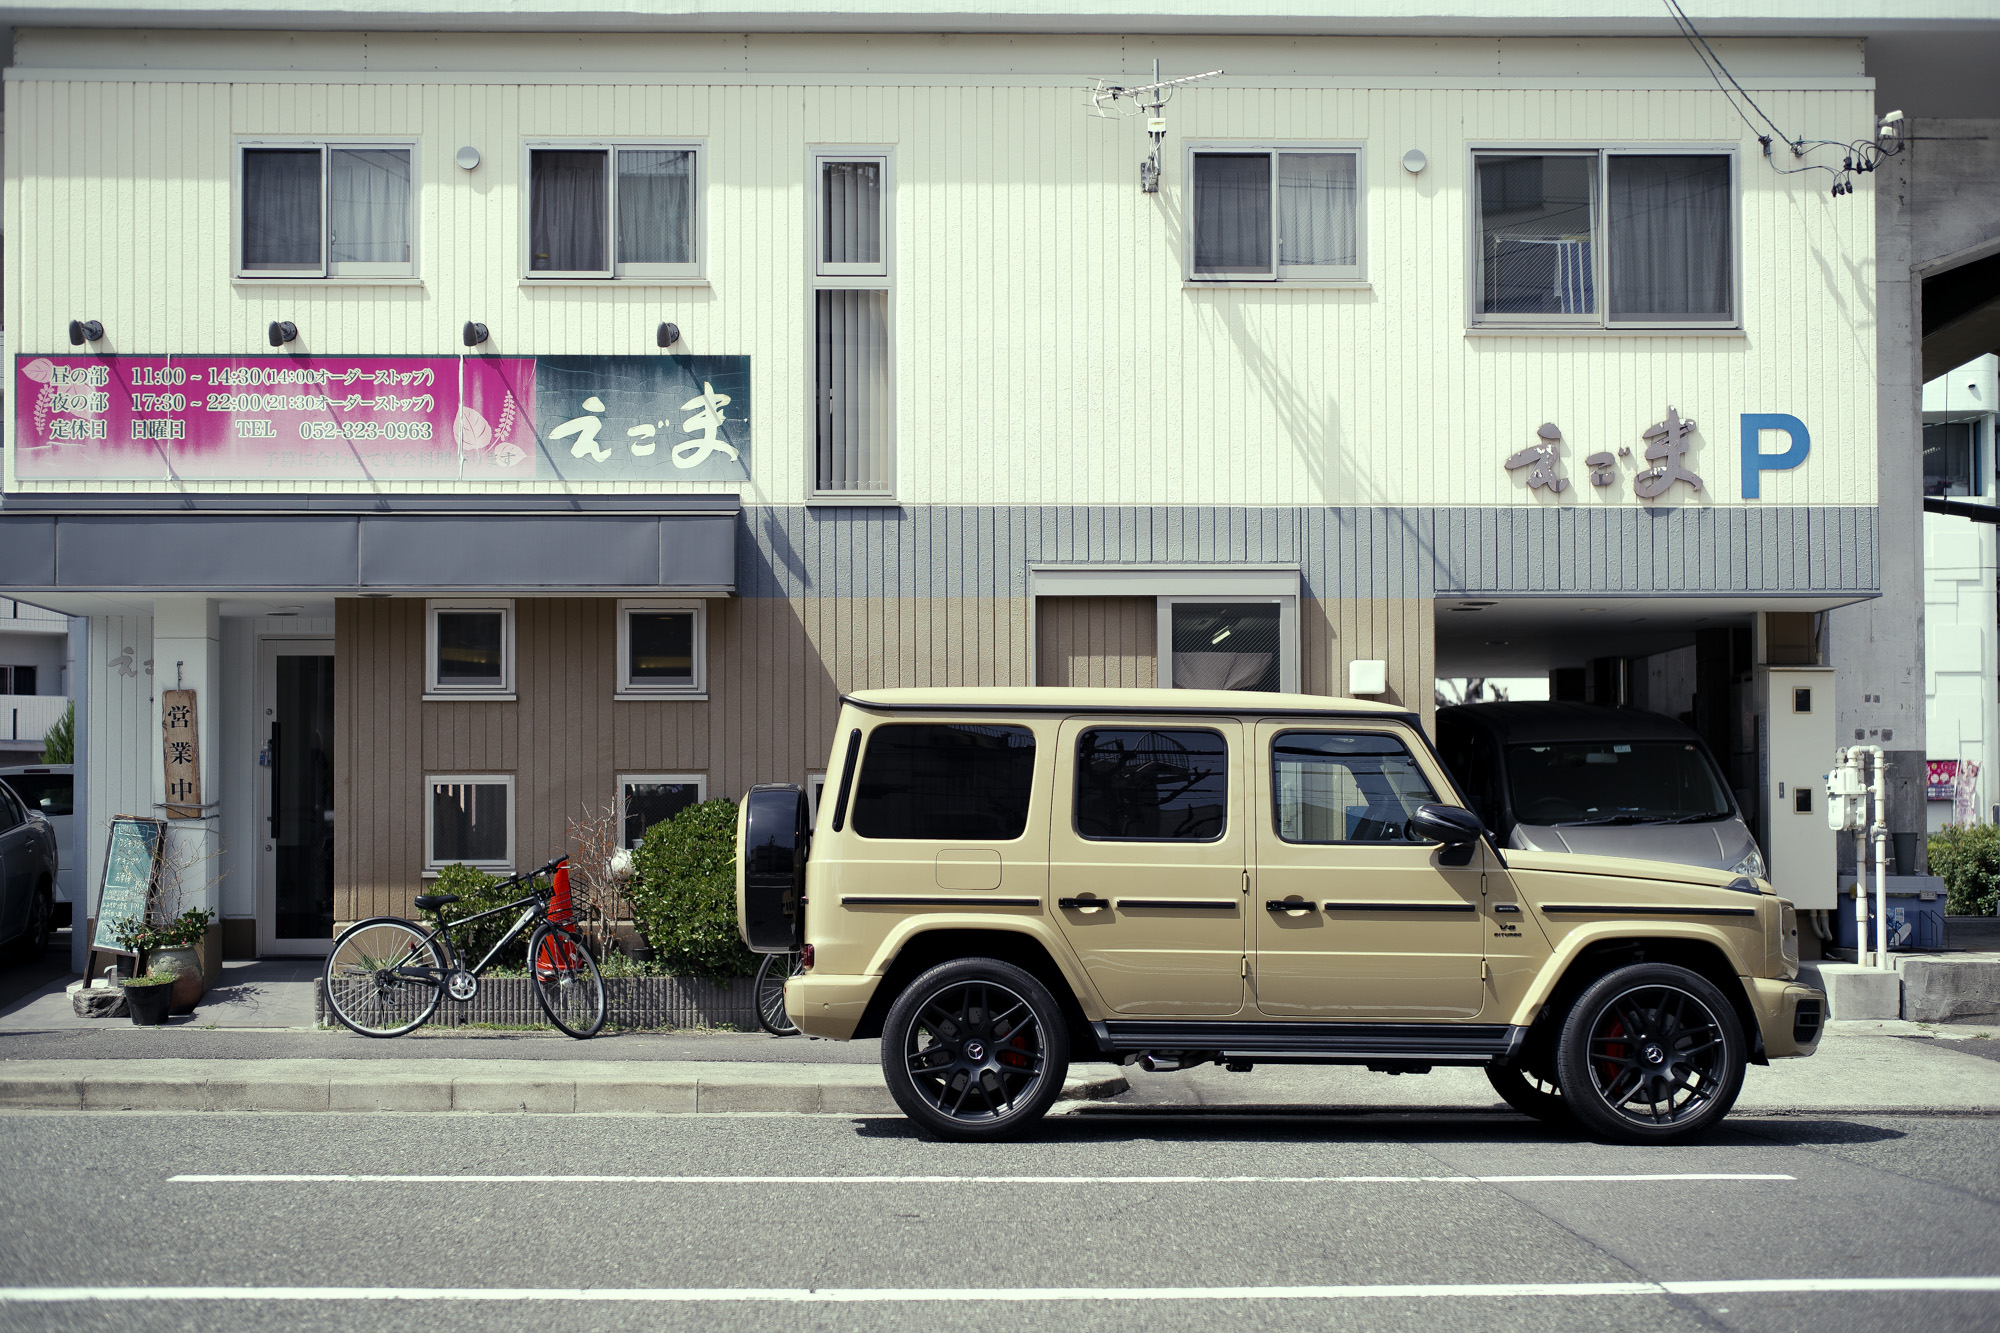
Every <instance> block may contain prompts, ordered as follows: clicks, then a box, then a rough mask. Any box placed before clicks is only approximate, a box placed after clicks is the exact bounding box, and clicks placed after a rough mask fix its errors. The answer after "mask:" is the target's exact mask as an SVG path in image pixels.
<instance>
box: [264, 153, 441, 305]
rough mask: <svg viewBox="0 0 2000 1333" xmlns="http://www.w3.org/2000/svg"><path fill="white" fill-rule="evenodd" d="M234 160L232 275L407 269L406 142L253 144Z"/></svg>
mask: <svg viewBox="0 0 2000 1333" xmlns="http://www.w3.org/2000/svg"><path fill="white" fill-rule="evenodd" d="M237 154H238V156H237V173H236V186H237V189H236V193H237V209H236V254H237V264H236V271H237V273H238V274H239V275H241V276H243V277H249V278H347V277H410V276H413V275H414V274H415V273H416V271H417V264H416V232H417V229H416V198H417V196H416V176H415V173H414V171H413V170H412V164H413V161H414V158H415V155H416V147H415V145H414V144H411V143H407V142H406V143H394V142H386V143H365V142H329V141H312V140H298V139H285V140H265V139H255V140H241V141H239V142H238V144H237Z"/></svg>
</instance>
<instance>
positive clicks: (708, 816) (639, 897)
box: [627, 799, 757, 980]
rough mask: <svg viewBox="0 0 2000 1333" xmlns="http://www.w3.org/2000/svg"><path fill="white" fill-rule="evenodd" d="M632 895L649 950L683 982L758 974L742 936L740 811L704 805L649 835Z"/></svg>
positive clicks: (637, 859)
mask: <svg viewBox="0 0 2000 1333" xmlns="http://www.w3.org/2000/svg"><path fill="white" fill-rule="evenodd" d="M632 863H633V864H632V883H631V886H630V888H629V889H628V890H627V892H628V895H629V896H630V897H631V899H632V910H633V914H634V915H635V916H636V918H637V919H638V925H639V929H640V930H641V931H643V932H644V933H645V936H646V942H647V943H649V944H651V945H652V946H653V954H654V957H656V958H657V959H658V960H659V962H660V963H661V964H662V965H663V966H664V967H665V969H666V970H667V971H668V972H670V973H672V974H674V975H676V976H692V977H711V978H714V979H716V980H724V979H726V978H729V977H745V976H749V975H750V974H751V973H752V972H754V971H756V970H757V956H756V955H755V954H753V953H751V952H750V951H749V950H748V949H746V948H744V947H743V940H742V938H741V937H740V936H739V935H737V933H736V803H735V802H734V801H728V800H720V799H718V800H713V801H703V802H701V803H700V804H699V805H691V806H689V807H688V808H687V809H685V810H683V811H681V812H680V813H679V814H677V815H675V816H674V817H673V818H672V819H669V820H665V821H662V822H661V823H658V824H655V825H653V827H652V828H650V829H647V830H646V836H645V838H644V839H643V840H642V841H641V842H640V843H639V846H638V849H637V850H636V851H635V852H633V854H632Z"/></svg>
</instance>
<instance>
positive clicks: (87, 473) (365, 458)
mask: <svg viewBox="0 0 2000 1333" xmlns="http://www.w3.org/2000/svg"><path fill="white" fill-rule="evenodd" d="M14 395H15V397H14V405H15V409H14V435H13V440H12V445H13V453H14V475H15V476H16V477H17V478H19V479H20V480H23V481H99V480H165V479H169V478H182V479H190V480H192V479H202V480H271V481H319V480H327V479H343V480H356V481H361V480H378V481H450V480H470V481H533V480H535V479H536V477H537V456H538V454H540V453H541V452H542V451H541V450H538V449H537V447H536V442H535V362H534V360H533V359H532V358H505V357H456V356H431V357H401V356H326V357H314V356H233V357H232V356H23V357H16V358H15V369H14Z"/></svg>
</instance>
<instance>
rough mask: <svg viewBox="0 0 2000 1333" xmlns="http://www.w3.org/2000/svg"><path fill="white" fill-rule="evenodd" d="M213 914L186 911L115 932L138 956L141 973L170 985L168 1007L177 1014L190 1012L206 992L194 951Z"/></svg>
mask: <svg viewBox="0 0 2000 1333" xmlns="http://www.w3.org/2000/svg"><path fill="white" fill-rule="evenodd" d="M214 920H215V913H213V912H211V911H209V910H207V909H206V908H201V907H190V908H188V910H187V911H185V912H182V913H181V914H180V915H179V916H176V917H170V918H168V919H167V920H164V921H128V922H126V923H125V924H124V925H122V926H120V927H119V928H118V942H119V943H120V944H123V945H124V946H125V947H126V948H128V949H131V950H133V951H134V952H135V953H137V954H138V955H139V958H140V961H141V962H142V963H143V964H144V965H145V970H146V971H147V972H148V973H151V974H153V975H156V976H164V977H166V978H168V979H169V980H171V981H172V982H173V996H172V1004H173V1011H174V1012H175V1013H177V1014H186V1013H192V1012H194V1007H195V1005H196V1004H198V1003H200V1002H201V997H202V996H203V995H205V994H207V992H208V980H207V977H206V976H205V974H204V973H203V972H202V968H201V955H200V953H199V952H198V950H197V947H196V946H198V945H199V944H200V943H201V941H202V937H203V936H205V935H206V934H207V933H208V927H209V923H210V922H212V921H214Z"/></svg>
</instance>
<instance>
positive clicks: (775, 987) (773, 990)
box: [755, 953, 803, 1037]
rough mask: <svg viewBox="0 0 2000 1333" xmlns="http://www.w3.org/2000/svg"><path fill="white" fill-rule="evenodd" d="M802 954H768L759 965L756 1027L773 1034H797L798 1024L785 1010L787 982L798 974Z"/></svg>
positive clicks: (778, 1035)
mask: <svg viewBox="0 0 2000 1333" xmlns="http://www.w3.org/2000/svg"><path fill="white" fill-rule="evenodd" d="M801 957H803V955H801V954H795V953H767V954H765V955H764V961H763V962H761V963H759V964H757V983H756V987H755V990H756V995H757V1026H758V1027H760V1028H763V1029H764V1031H766V1032H768V1033H770V1034H771V1035H772V1036H774V1037H796V1036H798V1035H799V1028H798V1024H796V1023H794V1022H792V1018H791V1015H790V1014H788V1013H786V1012H785V982H786V981H788V980H789V979H791V978H792V977H794V976H796V975H797V974H798V970H799V959H800V958H801Z"/></svg>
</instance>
